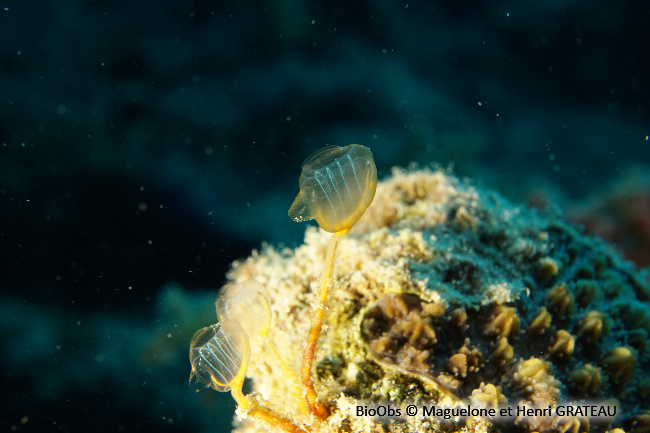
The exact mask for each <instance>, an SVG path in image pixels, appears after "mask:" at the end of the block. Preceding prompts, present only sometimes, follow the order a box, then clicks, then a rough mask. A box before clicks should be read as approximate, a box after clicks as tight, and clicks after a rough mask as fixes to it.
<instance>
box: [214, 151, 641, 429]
mask: <svg viewBox="0 0 650 433" xmlns="http://www.w3.org/2000/svg"><path fill="white" fill-rule="evenodd" d="M330 152H333V150H327V151H323V152H322V154H323V155H329V154H330ZM317 156H318V154H317ZM314 158H315V159H318V158H316V157H314ZM311 162H312V161H308V162H307V163H311ZM301 200H302V199H301ZM324 256H325V257H326V258H325V264H324V263H323V257H324ZM334 256H336V274H334V273H333V267H334ZM227 277H228V279H229V281H231V282H233V283H240V282H244V281H245V280H247V279H249V278H255V279H256V280H257V281H259V282H260V283H261V284H262V286H264V287H265V288H266V290H267V292H266V296H267V300H268V307H269V309H270V311H271V316H272V317H273V318H274V320H273V322H272V324H271V326H270V328H269V332H268V334H267V335H266V337H257V339H267V340H268V339H272V340H273V342H274V343H275V344H276V345H277V350H273V349H271V348H269V347H268V345H266V344H259V345H252V347H251V350H252V351H253V354H252V355H251V357H250V359H251V360H252V361H251V362H250V363H249V365H248V369H247V370H246V376H247V377H248V378H249V379H250V384H251V386H252V389H253V392H252V393H251V394H250V395H248V396H243V395H242V396H241V397H236V398H239V399H240V400H242V399H245V400H246V402H242V403H240V407H239V409H238V411H237V415H238V416H239V418H240V420H241V422H240V423H239V424H238V425H237V427H236V429H235V430H236V432H237V433H261V432H268V431H270V432H280V431H294V432H299V431H304V432H319V433H347V432H375V431H390V432H400V433H416V432H417V433H420V432H438V433H439V432H443V431H444V432H446V433H467V432H472V433H488V432H497V431H510V430H513V431H517V432H521V433H532V432H539V433H557V432H558V431H560V432H566V433H586V432H588V431H590V430H591V431H609V432H615V433H624V432H625V431H628V432H632V431H634V432H636V433H638V432H639V431H641V430H643V429H645V427H646V426H647V425H650V422H648V421H647V420H648V419H650V416H648V412H647V408H648V404H647V399H646V398H645V396H647V395H648V394H650V391H648V390H649V389H650V385H649V384H650V373H648V371H650V347H648V346H647V343H646V342H647V335H648V333H649V332H650V320H649V319H648V317H650V313H648V312H647V309H646V308H645V306H646V305H647V296H646V295H645V294H647V293H650V288H649V287H648V286H649V285H650V276H649V275H647V274H643V273H638V272H636V271H635V270H634V269H632V268H631V267H629V266H628V265H626V264H624V263H622V262H621V261H620V259H619V258H618V257H617V256H616V254H615V253H613V252H612V250H611V249H610V248H609V247H607V246H606V245H604V244H603V243H602V242H601V241H599V240H597V239H594V238H591V237H587V236H584V235H583V234H581V233H579V232H578V231H577V230H575V229H574V228H572V226H571V225H569V224H567V223H565V222H563V221H562V220H561V219H560V218H559V217H558V216H557V215H552V214H551V215H548V214H540V213H538V212H536V211H532V210H530V209H527V208H525V207H518V206H515V205H513V204H511V203H509V202H508V201H507V200H505V199H503V198H502V197H500V196H499V194H497V193H494V192H490V191H484V190H481V189H479V188H477V187H474V186H472V185H471V184H468V183H467V182H463V181H460V180H459V179H457V178H455V177H453V176H451V175H449V174H448V173H446V172H444V171H433V172H432V171H429V170H414V169H412V170H411V171H404V170H394V171H393V175H392V176H391V177H390V178H388V179H387V180H385V181H383V182H380V183H379V184H378V185H377V191H376V194H375V199H374V201H373V202H372V204H371V205H370V206H369V208H368V209H367V211H366V212H365V213H364V214H363V216H362V217H361V218H360V219H359V221H358V222H357V223H356V224H354V226H353V227H351V228H350V230H349V233H347V235H346V236H343V235H342V234H338V235H337V234H335V235H334V236H332V235H330V234H329V233H327V232H325V231H324V230H319V229H318V228H316V227H309V228H307V230H306V232H305V241H304V244H303V245H301V246H299V247H298V248H296V249H281V250H280V249H276V248H274V247H270V246H265V247H264V248H263V249H262V250H261V251H259V252H258V251H254V252H253V254H252V255H251V256H250V257H248V258H246V259H243V260H240V261H236V262H234V263H233V265H232V269H231V270H230V272H229V273H228V275H227ZM310 313H311V314H310ZM253 340H254V339H253V337H252V336H251V342H253ZM306 341H307V344H308V349H309V351H308V352H307V351H305V352H304V353H303V356H302V357H300V356H298V355H296V356H295V357H291V356H289V357H287V355H285V354H298V353H301V352H303V351H304V350H305V342H306ZM277 354H280V355H281V356H283V358H284V360H285V361H286V363H287V366H288V368H289V369H290V370H291V371H293V372H294V375H295V376H296V377H297V376H298V374H300V376H301V378H300V379H301V382H304V381H307V382H309V386H308V387H305V388H306V389H311V390H313V394H311V396H312V397H311V398H312V400H311V402H312V403H314V402H316V403H319V404H322V405H323V406H324V407H325V409H326V412H322V413H320V415H321V417H320V418H319V416H317V415H319V412H318V408H317V407H316V406H314V407H313V408H312V409H313V410H314V412H313V413H312V412H307V414H306V415H305V414H304V413H303V412H302V411H301V406H300V405H301V403H304V402H305V399H304V398H298V397H296V394H297V393H296V392H295V384H294V383H292V382H291V381H287V380H286V375H283V374H282V370H283V369H282V368H281V367H279V364H278V362H277V360H276V355H277ZM305 354H306V355H307V356H306V358H308V361H309V362H310V363H311V364H310V365H309V368H305V365H307V363H306V362H304V361H305ZM301 363H302V368H300V367H298V365H300V364H301ZM305 372H307V374H304V375H303V374H302V373H305ZM305 376H306V377H307V380H304V379H305ZM309 393H310V391H309V392H307V394H309ZM303 397H305V396H303ZM592 398H593V399H598V401H602V402H609V401H611V399H617V400H618V404H619V405H620V409H619V413H622V414H623V415H622V416H621V417H620V418H619V419H617V420H615V421H614V422H613V423H612V424H610V425H608V426H601V425H597V424H596V423H595V422H593V423H592V424H591V425H590V420H588V419H586V418H583V417H576V416H562V417H560V416H551V417H526V416H516V417H513V418H510V419H504V420H501V421H500V422H498V423H492V421H491V420H489V419H487V418H480V417H473V418H471V419H467V420H451V421H443V420H441V419H438V418H437V417H424V416H422V412H421V410H420V414H419V415H417V416H406V417H405V416H402V417H398V418H396V417H392V418H391V417H387V418H379V417H372V416H359V415H358V414H357V407H359V406H362V407H363V406H367V407H376V406H377V405H385V406H387V405H390V406H391V407H392V408H400V409H402V410H404V408H405V407H406V405H408V404H414V405H416V406H417V407H419V408H421V407H422V406H424V405H427V406H431V405H435V406H436V407H439V408H454V407H462V406H467V405H472V407H486V408H498V407H501V406H503V405H506V406H509V407H515V406H519V405H527V406H529V407H533V406H536V405H537V406H538V407H543V408H546V407H548V406H551V407H555V406H557V405H560V404H565V405H569V404H579V403H580V402H584V401H585V399H592ZM267 401H268V402H272V403H273V405H271V404H269V403H267ZM251 402H254V403H255V404H254V405H253V404H251ZM245 404H249V407H248V408H246V409H244V408H243V407H242V406H243V405H245ZM276 405H277V406H276ZM278 407H281V408H282V409H281V410H278V409H277V408H278ZM251 408H254V409H251ZM312 409H310V410H312ZM403 413H404V412H402V414H403ZM597 429H598V430H597Z"/></svg>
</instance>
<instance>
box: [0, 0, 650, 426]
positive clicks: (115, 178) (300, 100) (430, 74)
mask: <svg viewBox="0 0 650 433" xmlns="http://www.w3.org/2000/svg"><path fill="white" fill-rule="evenodd" d="M253 3H255V4H253ZM649 20H650V8H649V7H648V5H647V4H645V3H642V2H627V3H626V2H620V3H615V2H605V1H595V2H594V1H590V2H588V1H567V2H541V1H538V2H526V3H525V4H522V3H521V2H507V1H496V2H475V3H458V2H438V1H408V2H388V1H362V2H356V3H355V4H354V5H350V4H348V2H343V1H325V2H323V1H319V2H305V1H286V0H272V1H269V2H247V1H230V2H207V1H181V0H178V1H110V2H109V1H90V0H85V1H82V0H78V1H72V0H69V1H65V0H48V1H30V2H12V1H9V2H4V3H3V4H2V5H0V288H1V290H2V295H1V298H0V299H1V302H2V304H1V306H0V308H1V309H2V314H0V316H1V317H0V336H1V337H2V341H1V343H2V345H3V346H2V353H3V356H2V359H1V363H2V364H1V367H2V371H3V375H2V382H3V383H2V391H1V392H2V401H1V406H2V409H1V410H2V416H1V417H0V419H1V421H0V423H1V425H2V428H3V429H8V428H12V427H13V428H15V429H17V430H18V431H30V430H31V431H33V430H36V429H41V431H48V430H49V431H100V430H102V431H122V430H123V431H134V430H139V431H157V432H162V431H219V429H220V428H223V427H224V426H226V427H227V426H228V425H229V421H228V420H229V419H230V417H231V412H232V410H233V408H234V403H233V402H232V399H231V398H230V396H228V395H221V394H216V393H212V392H207V391H204V392H202V393H199V394H198V395H196V394H194V393H193V392H192V391H191V389H189V388H188V386H187V378H188V376H189V362H188V360H187V353H186V352H187V344H188V341H189V337H190V336H191V333H192V332H193V331H194V330H195V329H198V328H199V327H200V326H204V325H205V324H206V323H203V322H206V321H207V322H208V324H209V323H211V322H210V320H211V314H212V305H211V302H213V298H214V293H216V290H217V289H218V288H219V287H220V286H221V284H222V283H223V282H224V280H225V272H226V271H227V269H228V265H229V263H230V262H232V261H233V260H235V259H237V258H241V257H244V256H246V255H248V254H249V253H250V251H251V249H253V248H258V247H260V245H261V243H262V242H263V241H266V242H269V243H272V244H275V245H278V244H285V245H288V246H296V245H298V244H299V243H300V242H301V240H302V235H303V231H304V225H298V224H295V223H293V222H292V221H291V220H290V219H289V218H288V216H287V211H288V209H289V206H290V205H291V203H292V201H293V198H294V196H295V194H296V193H297V191H298V186H297V179H298V176H299V174H300V164H301V162H302V161H303V159H304V158H305V157H307V156H308V155H310V154H311V153H312V152H313V151H314V150H316V149H318V148H320V147H322V146H324V145H326V144H336V145H341V146H343V145H347V144H350V143H359V144H363V145H364V146H367V147H369V148H371V149H372V151H373V153H374V157H375V161H376V163H377V167H378V170H379V176H380V178H383V177H385V176H387V175H388V173H389V171H390V168H391V167H392V166H395V165H398V166H407V165H408V164H409V163H411V162H413V161H415V162H417V163H419V164H420V165H421V166H426V165H428V164H430V163H437V164H439V165H441V166H443V167H447V166H449V165H450V164H453V166H454V171H455V173H457V174H458V175H460V176H468V177H472V178H474V179H477V181H479V182H481V183H483V184H485V185H488V186H491V187H494V188H495V189H498V190H500V191H501V192H502V193H503V194H505V195H506V196H508V197H510V198H512V199H514V200H528V201H531V202H535V203H536V204H539V203H540V202H542V203H541V205H547V204H548V203H555V204H557V205H558V206H559V207H560V208H563V209H569V208H572V207H580V206H587V205H585V204H584V203H586V202H589V203H593V200H594V197H596V201H597V202H598V197H606V196H608V195H607V194H610V193H611V188H613V187H612V185H616V184H617V182H619V183H620V182H625V181H626V179H630V178H633V179H648V177H647V176H648V173H649V171H650V168H649V167H650V141H649V139H648V134H650V121H649V120H650V102H649V101H650V98H649V96H650V82H649V77H650V65H649V62H650V57H649V56H648V54H647V49H648V46H650V31H649V30H648V28H649V27H648V22H649ZM632 173H635V175H634V176H637V177H634V176H632ZM639 173H640V174H639ZM644 176H645V177H644ZM632 183H633V186H634V187H635V188H638V189H639V190H640V191H641V193H640V194H641V196H642V197H643V191H645V193H648V189H649V188H650V187H648V185H647V184H646V185H644V181H643V180H639V181H637V182H636V183H634V182H632ZM617 191H619V192H618V194H620V188H619V189H618V190H617ZM623 193H624V192H623ZM614 194H616V193H614ZM608 197H609V196H608ZM603 201H606V199H605V198H603ZM623 203H625V201H624V202H623ZM625 206H626V205H625V204H623V207H624V208H626V207H625ZM641 209H643V208H641ZM636 212H637V213H638V212H641V214H643V212H644V211H643V210H641V211H636ZM616 218H617V217H616V216H615V217H614V223H613V224H614V225H615V226H616V225H617V224H618V222H617V221H618V220H617V219H616ZM621 224H622V223H621ZM646 251H647V250H646ZM224 420H225V421H224Z"/></svg>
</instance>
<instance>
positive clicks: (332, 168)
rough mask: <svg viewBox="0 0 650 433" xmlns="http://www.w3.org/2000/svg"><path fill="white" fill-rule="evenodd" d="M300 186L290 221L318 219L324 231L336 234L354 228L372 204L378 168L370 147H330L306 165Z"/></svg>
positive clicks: (307, 160) (308, 159)
mask: <svg viewBox="0 0 650 433" xmlns="http://www.w3.org/2000/svg"><path fill="white" fill-rule="evenodd" d="M299 183H300V192H299V193H298V196H297V197H296V199H295V200H294V202H293V204H292V205H291V209H289V216H290V217H291V219H293V220H294V221H298V222H300V221H307V220H310V219H315V220H316V221H317V222H318V225H319V226H320V227H321V228H322V229H323V230H325V231H328V232H331V233H336V232H339V231H341V230H345V229H348V228H350V227H352V226H353V225H354V223H356V222H357V221H358V220H359V218H361V215H363V213H364V212H365V211H366V209H367V208H368V206H370V203H372V199H373V198H374V197H375V191H376V190H377V168H376V167H375V161H374V159H373V158H372V153H371V152H370V149H368V148H367V147H364V146H361V145H359V144H351V145H349V146H346V147H339V146H327V147H324V148H322V149H320V150H318V151H316V152H315V153H313V154H312V155H311V156H309V157H308V158H307V159H306V160H305V162H303V164H302V174H301V175H300V181H299Z"/></svg>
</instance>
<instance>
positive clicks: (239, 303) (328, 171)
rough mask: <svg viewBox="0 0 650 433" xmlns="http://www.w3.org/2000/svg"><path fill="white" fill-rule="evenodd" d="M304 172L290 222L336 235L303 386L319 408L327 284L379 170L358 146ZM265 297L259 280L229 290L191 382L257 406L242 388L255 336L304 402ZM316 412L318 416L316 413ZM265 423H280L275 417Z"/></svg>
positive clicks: (197, 342) (197, 351)
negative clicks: (272, 334)
mask: <svg viewBox="0 0 650 433" xmlns="http://www.w3.org/2000/svg"><path fill="white" fill-rule="evenodd" d="M302 169H303V170H302V174H301V175H300V192H299V193H298V196H297V197H296V199H295V200H294V202H293V204H292V206H291V208H290V209H289V216H290V217H291V218H292V219H293V220H294V221H306V220H310V219H315V220H316V221H317V222H318V225H319V226H320V227H321V228H322V229H324V230H326V231H328V232H333V233H336V235H335V236H334V237H333V238H332V240H331V241H330V246H328V254H327V255H326V258H325V265H324V271H323V276H322V285H321V299H322V304H323V305H321V306H320V309H318V308H317V309H316V314H315V317H316V319H314V323H313V326H312V330H311V332H310V335H309V338H308V341H307V347H308V348H310V349H311V350H306V351H305V355H304V357H303V375H302V376H303V386H305V388H307V398H308V400H309V401H310V406H314V401H315V400H317V398H316V396H315V392H314V390H313V384H312V381H311V379H310V374H311V365H312V362H313V353H314V349H315V345H316V343H317V341H318V337H319V334H320V329H321V327H322V319H323V316H324V311H325V310H324V308H325V307H324V304H325V302H326V300H327V292H328V284H327V282H328V281H329V280H330V279H331V278H332V272H333V264H334V250H335V248H336V242H337V239H339V238H340V237H341V236H344V235H345V234H346V233H347V232H348V231H349V230H350V228H351V227H352V226H353V225H354V224H355V223H356V222H357V221H358V220H359V218H361V216H362V215H363V213H364V212H365V210H366V209H367V208H368V206H369V205H370V203H371V202H372V200H373V198H374V196H375V191H376V188H377V169H376V167H375V163H374V160H373V157H372V153H371V152H370V150H369V149H368V148H366V147H364V146H360V145H358V144H351V145H349V146H346V147H338V146H327V147H325V148H323V149H320V150H319V151H317V152H315V153H313V154H312V155H311V156H310V157H308V158H307V159H306V160H305V161H304V163H303V165H302ZM263 292H264V288H263V286H262V285H261V284H259V283H258V282H257V281H255V280H248V281H244V282H243V283H239V284H233V285H229V286H226V287H225V288H224V289H223V291H222V294H221V296H220V297H219V299H218V300H217V303H216V306H217V315H218V317H219V323H216V324H214V325H212V326H208V327H205V328H203V329H201V330H199V331H197V332H196V333H195V334H194V337H192V342H191V345H190V362H191V364H192V374H191V376H190V380H191V379H192V377H196V378H197V380H199V381H200V382H202V383H203V384H205V385H207V386H209V387H211V388H214V389H215V390H217V391H228V390H232V393H233V397H234V398H235V400H237V403H238V404H239V405H240V406H243V407H244V408H246V407H248V406H249V405H250V404H251V403H249V401H248V400H247V399H246V398H245V396H244V395H243V393H242V391H241V388H242V384H243V382H244V378H245V375H246V369H247V367H248V362H249V359H250V343H249V337H253V336H255V337H259V338H260V339H261V340H263V341H264V342H265V344H267V347H269V348H270V349H271V351H272V352H273V353H274V355H275V357H276V358H277V359H278V360H279V361H280V363H281V365H282V368H283V370H284V372H285V373H286V375H287V376H288V377H290V378H291V379H292V381H293V382H294V385H295V386H294V388H296V394H297V396H298V398H300V394H301V392H300V387H299V386H298V383H297V381H296V380H295V378H294V377H293V373H292V372H291V371H290V369H289V367H288V366H287V365H286V363H285V362H284V361H283V360H282V359H280V357H279V356H278V353H277V350H276V349H275V347H274V346H273V344H272V343H271V341H270V340H269V339H268V338H267V335H268V332H269V327H270V326H271V310H270V308H269V304H268V301H267V299H266V297H265V296H264V294H263ZM310 391H311V393H310ZM301 400H302V399H301ZM312 410H313V411H314V412H315V413H317V414H318V412H317V411H316V410H315V409H314V407H312ZM305 411H306V410H305ZM321 413H323V414H325V413H326V412H323V411H321ZM265 417H266V418H267V419H271V418H272V419H276V418H274V417H275V415H273V416H270V415H265Z"/></svg>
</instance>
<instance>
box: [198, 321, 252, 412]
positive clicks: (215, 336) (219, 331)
mask: <svg viewBox="0 0 650 433" xmlns="http://www.w3.org/2000/svg"><path fill="white" fill-rule="evenodd" d="M250 354H251V349H250V345H249V342H248V334H247V333H246V331H244V328H242V326H241V325H240V324H239V323H238V322H237V321H235V320H224V321H222V322H219V323H217V324H215V325H212V326H206V327H205V328H203V329H199V330H198V331H196V333H194V336H193V337H192V341H191V343H190V363H191V364H192V373H191V374H190V380H192V378H194V377H195V378H196V379H197V380H198V381H199V382H201V383H203V384H204V385H206V386H209V387H210V388H214V389H215V390H217V391H221V392H225V391H229V390H232V394H233V397H234V398H235V400H236V401H237V403H239V404H240V405H241V406H244V407H246V406H247V402H246V400H245V398H244V395H243V394H242V390H241V388H242V385H243V383H244V377H245V376H246V368H247V367H248V361H249V358H250Z"/></svg>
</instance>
